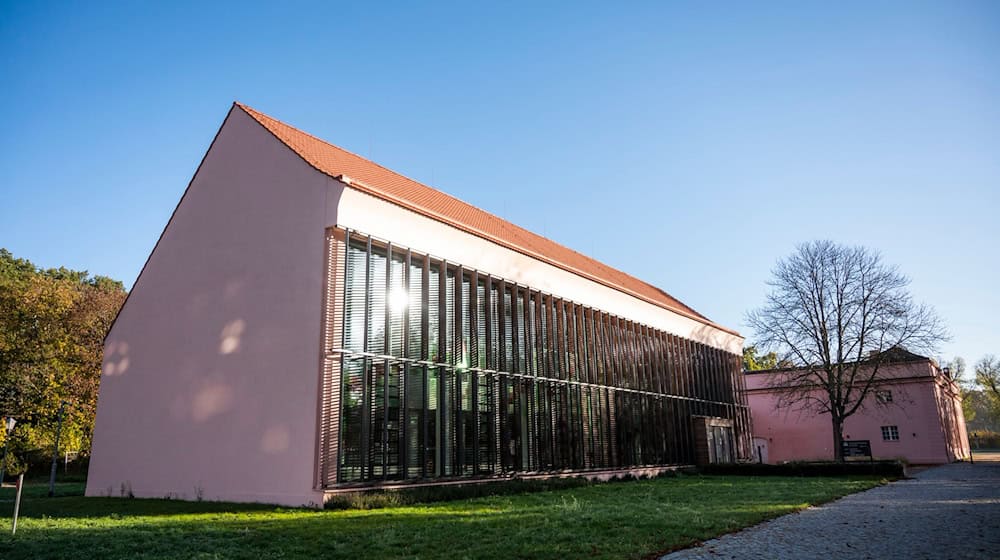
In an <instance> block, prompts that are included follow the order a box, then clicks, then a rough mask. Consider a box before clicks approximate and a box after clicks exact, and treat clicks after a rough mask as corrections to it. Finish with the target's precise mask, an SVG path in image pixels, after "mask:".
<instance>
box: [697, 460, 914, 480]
mask: <svg viewBox="0 0 1000 560" xmlns="http://www.w3.org/2000/svg"><path fill="white" fill-rule="evenodd" d="M699 470H700V471H701V472H702V473H703V474H725V475H737V476H739V475H743V476H844V475H878V476H884V477H889V478H902V477H903V476H904V475H905V472H904V465H903V463H901V462H899V461H874V462H871V461H864V462H861V461H856V462H850V463H835V462H832V461H831V462H817V463H782V464H780V465H768V464H764V463H733V464H726V465H721V464H720V465H707V466H704V467H701V468H700V469H699Z"/></svg>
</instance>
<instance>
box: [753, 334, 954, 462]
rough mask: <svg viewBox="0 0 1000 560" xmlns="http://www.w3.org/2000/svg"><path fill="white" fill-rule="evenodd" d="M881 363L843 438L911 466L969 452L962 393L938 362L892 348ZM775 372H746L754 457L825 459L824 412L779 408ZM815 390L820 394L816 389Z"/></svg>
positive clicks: (828, 454) (827, 426) (827, 429)
mask: <svg viewBox="0 0 1000 560" xmlns="http://www.w3.org/2000/svg"><path fill="white" fill-rule="evenodd" d="M892 352H893V353H894V354H895V355H894V357H893V359H892V360H891V361H890V362H888V363H884V364H882V365H881V366H880V372H879V378H880V380H879V381H878V382H877V384H876V385H875V386H874V387H873V390H872V391H871V392H870V393H869V395H868V396H867V397H866V400H865V402H864V403H863V404H862V408H861V409H859V410H858V412H856V413H855V414H854V415H853V416H850V417H849V418H847V420H846V421H845V424H844V439H845V441H859V440H867V441H869V442H870V443H871V451H872V455H873V456H874V457H875V458H876V459H903V460H906V461H908V462H909V463H911V464H940V463H949V462H952V461H957V460H961V459H966V458H968V457H969V439H968V434H967V433H966V429H965V418H964V417H963V415H962V400H961V393H960V392H959V388H958V386H957V384H956V383H955V381H954V380H953V379H951V378H950V377H949V376H948V375H947V373H946V372H945V371H942V369H941V368H939V367H938V365H937V363H936V362H935V361H934V360H932V359H930V358H925V357H922V356H917V355H915V354H912V353H909V352H905V351H900V350H893V351H892ZM787 371H788V370H783V369H776V370H766V371H752V372H747V373H746V374H745V375H744V377H745V379H746V387H747V401H748V403H749V405H750V412H751V416H752V419H753V436H754V438H753V441H754V458H755V460H762V461H763V462H765V463H781V462H785V461H811V460H831V459H833V457H834V452H833V433H832V427H831V422H830V415H829V414H828V413H817V412H815V411H812V410H801V409H797V408H792V407H779V406H778V405H779V401H780V397H781V394H782V392H783V391H787V389H781V388H780V379H781V374H782V372H787ZM817 393H819V391H818V390H817Z"/></svg>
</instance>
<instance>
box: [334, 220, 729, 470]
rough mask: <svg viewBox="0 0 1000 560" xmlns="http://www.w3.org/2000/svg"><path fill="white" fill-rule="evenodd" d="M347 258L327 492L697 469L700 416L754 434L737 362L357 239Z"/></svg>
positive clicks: (340, 270) (554, 298)
mask: <svg viewBox="0 0 1000 560" xmlns="http://www.w3.org/2000/svg"><path fill="white" fill-rule="evenodd" d="M340 262H341V263H342V265H340V266H339V267H335V268H333V269H331V271H334V272H331V273H332V274H336V275H337V276H339V277H338V278H329V279H328V282H339V283H342V284H341V285H342V290H339V291H338V292H337V293H338V295H339V297H342V298H343V299H342V301H336V302H328V304H327V305H340V306H342V308H343V312H342V313H335V314H328V316H333V317H336V320H337V321H342V323H340V324H341V325H342V328H340V329H339V337H337V338H338V339H335V340H333V341H332V347H331V348H329V349H328V350H329V357H330V359H332V360H339V364H340V367H339V368H337V369H338V370H339V379H334V380H333V381H332V383H339V387H338V390H337V393H336V394H337V395H338V402H339V411H334V412H331V414H334V413H335V414H337V415H338V418H339V423H338V425H337V433H336V435H334V436H329V435H327V436H328V437H334V438H336V439H337V440H338V441H337V442H336V448H337V449H338V452H337V454H336V455H337V457H336V462H337V464H336V469H335V471H336V472H335V474H334V473H333V471H332V469H331V471H330V474H329V476H328V478H327V479H326V482H327V483H352V482H354V483H358V482H362V483H363V482H374V481H382V480H409V479H434V478H441V477H449V478H450V477H471V476H480V477H482V476H494V475H504V474H511V473H517V472H538V471H563V470H593V469H612V468H625V467H633V466H643V465H671V464H690V463H693V462H694V459H695V458H694V443H693V435H692V430H691V417H692V416H694V415H701V416H713V417H722V418H727V419H731V420H733V422H734V425H735V427H736V431H737V432H739V431H740V429H741V427H742V426H745V425H746V424H747V422H748V410H747V408H746V406H745V403H743V402H740V400H739V398H740V397H739V395H740V392H739V391H738V386H737V385H738V383H740V382H741V378H740V376H739V357H738V356H736V355H734V354H730V353H727V352H724V351H722V350H719V349H716V348H713V347H710V346H707V345H704V344H700V343H697V342H694V341H691V340H686V339H683V338H679V337H677V336H674V335H672V334H669V333H666V332H663V331H660V330H656V329H653V328H651V327H649V326H646V325H642V324H638V323H635V322H633V321H629V320H628V319H626V318H623V317H618V316H615V315H611V314H608V313H605V312H603V311H600V310H597V309H593V308H591V307H587V306H583V305H579V304H577V303H574V302H572V301H567V300H565V299H562V298H560V297H559V296H558V295H552V294H547V293H543V292H540V291H538V290H534V289H532V288H530V287H528V286H523V285H518V284H512V283H510V282H507V281H505V280H504V279H502V278H497V277H494V276H491V275H489V274H488V273H486V272H483V271H477V270H470V269H467V268H464V267H462V266H461V264H456V263H450V262H445V261H442V260H439V259H435V258H432V257H430V256H428V255H424V254H418V253H416V252H414V251H410V250H408V249H406V248H404V247H399V246H396V245H394V244H392V243H387V242H379V241H376V240H373V239H372V238H371V237H368V236H363V235H359V234H357V233H349V232H348V233H347V242H346V251H345V255H344V256H343V259H342V260H341V261H340ZM737 447H740V446H739V445H737ZM738 451H740V450H739V449H738ZM742 451H743V452H741V453H738V454H740V455H743V454H745V453H746V452H748V451H747V450H742Z"/></svg>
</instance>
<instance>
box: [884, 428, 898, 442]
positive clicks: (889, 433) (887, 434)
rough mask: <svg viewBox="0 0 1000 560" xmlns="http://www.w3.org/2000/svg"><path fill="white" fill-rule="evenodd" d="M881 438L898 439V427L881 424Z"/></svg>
mask: <svg viewBox="0 0 1000 560" xmlns="http://www.w3.org/2000/svg"><path fill="white" fill-rule="evenodd" d="M882 439H883V440H885V441H899V427H898V426H882Z"/></svg>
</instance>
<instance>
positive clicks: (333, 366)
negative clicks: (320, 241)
mask: <svg viewBox="0 0 1000 560" xmlns="http://www.w3.org/2000/svg"><path fill="white" fill-rule="evenodd" d="M344 243H345V236H344V232H343V231H341V230H337V229H328V230H327V231H326V251H325V253H326V254H325V259H324V261H325V262H324V270H325V278H324V281H323V326H322V329H323V330H322V333H323V335H322V349H321V351H322V353H323V354H322V356H320V359H321V360H322V373H321V379H320V395H321V399H322V400H321V402H320V430H319V453H318V455H319V465H318V468H317V469H316V472H317V481H316V482H317V486H319V487H321V488H325V487H327V486H330V485H332V484H336V482H337V461H338V457H339V443H340V432H339V426H340V422H339V421H338V420H339V419H338V416H339V414H340V388H341V382H340V373H341V369H342V365H343V363H342V359H343V358H342V355H340V354H332V353H331V350H332V349H334V348H336V347H340V346H342V344H343V340H342V330H343V325H344V306H343V305H342V302H343V301H344V283H343V282H342V281H341V279H342V278H343V277H344V270H345V263H344V257H345V254H346V252H345V250H344Z"/></svg>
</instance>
